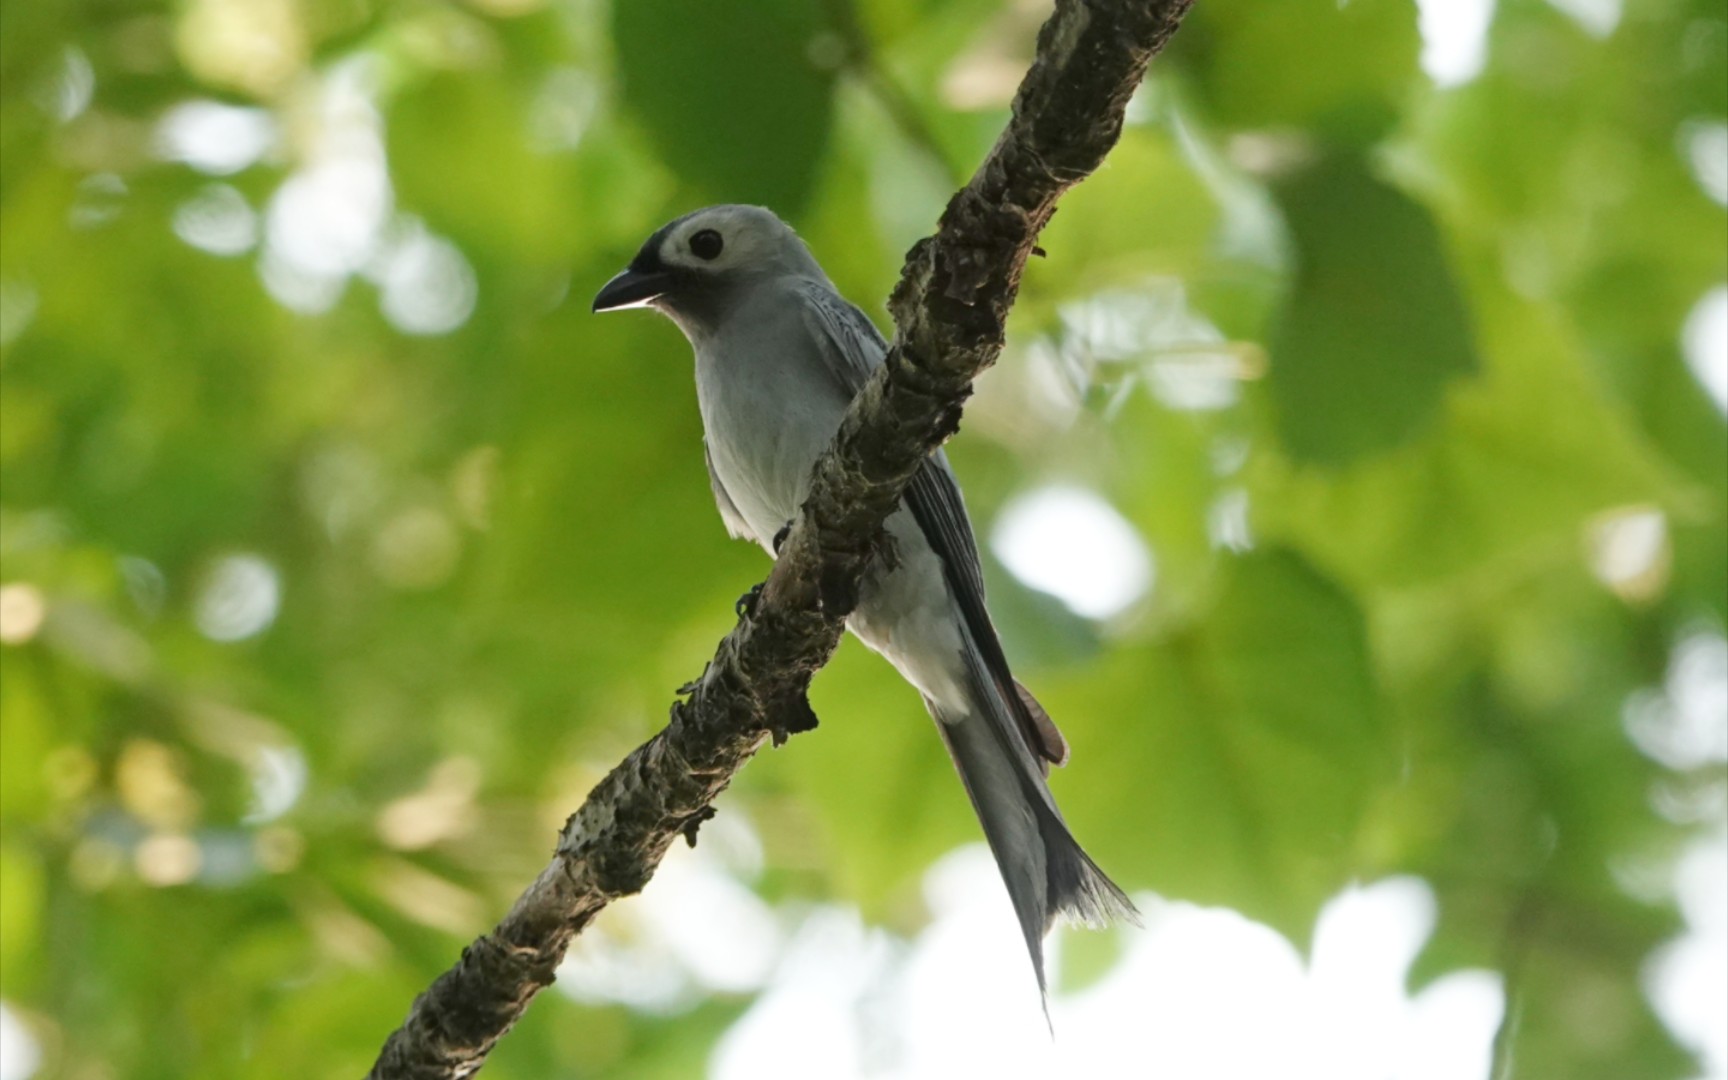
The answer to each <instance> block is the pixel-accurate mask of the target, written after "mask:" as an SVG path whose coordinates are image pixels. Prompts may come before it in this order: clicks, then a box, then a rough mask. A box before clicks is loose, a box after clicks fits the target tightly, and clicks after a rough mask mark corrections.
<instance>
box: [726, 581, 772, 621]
mask: <svg viewBox="0 0 1728 1080" xmlns="http://www.w3.org/2000/svg"><path fill="white" fill-rule="evenodd" d="M763 584H764V583H761V582H758V583H757V584H755V585H752V586H750V591H749V592H747V593H745V594H744V595H743V596H740V597H739V598H738V603H737V604H735V605H734V606H733V608H732V610H733V611H735V612H737V614H738V617H739V618H740V619H748V618H750V617H751V616H753V615H755V614H756V602H757V601H758V600H761V599H762V585H763Z"/></svg>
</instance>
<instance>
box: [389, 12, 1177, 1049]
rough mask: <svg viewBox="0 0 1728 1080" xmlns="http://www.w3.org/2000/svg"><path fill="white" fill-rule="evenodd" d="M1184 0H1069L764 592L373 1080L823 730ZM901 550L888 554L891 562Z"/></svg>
mask: <svg viewBox="0 0 1728 1080" xmlns="http://www.w3.org/2000/svg"><path fill="white" fill-rule="evenodd" d="M1190 2H1191V0H1058V3H1057V5H1056V11H1055V13H1054V14H1053V15H1052V16H1051V18H1050V20H1049V22H1047V23H1045V25H1044V27H1043V29H1042V30H1041V31H1039V35H1038V50H1037V54H1036V56H1035V57H1034V58H1033V61H1032V67H1031V70H1030V71H1029V72H1028V73H1027V75H1026V79H1025V81H1024V82H1023V83H1022V84H1021V86H1020V90H1019V93H1018V94H1017V95H1016V96H1015V99H1014V110H1013V118H1012V119H1011V120H1010V121H1009V124H1008V127H1007V130H1005V131H1004V132H1003V133H1002V137H1001V138H1000V139H999V140H997V143H996V145H995V147H994V148H993V149H992V150H991V151H990V154H989V156H988V157H987V158H986V159H985V161H984V163H983V165H982V166H981V167H980V168H979V170H978V172H977V173H976V174H975V175H974V176H973V177H972V179H971V181H970V182H969V183H968V184H967V185H966V186H965V187H964V188H962V189H961V190H960V191H959V193H958V194H956V195H955V196H954V198H953V199H952V200H951V201H950V202H949V204H948V208H947V210H946V211H945V212H944V213H943V215H942V219H941V223H940V227H939V229H938V231H937V233H936V235H935V236H934V237H930V238H928V239H925V240H921V241H919V242H918V244H916V245H915V246H914V247H913V248H912V250H911V251H910V252H909V253H908V255H907V261H906V267H905V270H904V271H903V272H902V275H901V278H900V282H899V284H898V285H897V286H896V287H895V289H894V293H893V296H892V297H891V298H890V300H889V310H890V312H891V313H892V315H893V317H894V322H895V326H896V334H895V339H894V343H893V346H892V347H891V348H890V350H889V353H888V357H887V362H886V363H885V364H884V365H883V367H882V369H881V370H880V371H878V372H877V373H876V376H875V377H874V378H872V379H871V381H870V382H869V383H868V384H867V385H866V386H865V388H864V390H863V391H862V392H861V393H860V394H859V395H858V398H857V400H855V401H854V402H853V403H852V407H851V409H850V410H849V411H848V412H847V414H846V417H845V419H844V421H843V422H842V423H841V426H840V430H839V433H838V434H837V435H836V436H835V440H834V444H833V445H832V446H831V447H830V448H829V449H828V450H827V452H826V453H824V454H823V456H822V458H821V460H819V461H818V462H817V464H816V467H815V471H814V473H813V475H812V482H811V488H810V496H809V498H808V499H807V501H806V502H805V503H804V506H803V510H802V512H801V513H800V514H799V517H798V520H797V523H796V524H795V525H794V526H793V528H792V531H791V533H790V535H789V536H788V537H787V539H786V542H785V544H784V546H783V547H782V548H781V550H780V555H779V559H778V561H777V562H776V563H775V566H774V570H773V572H772V573H771V574H770V575H769V577H768V580H767V582H766V584H765V585H764V586H763V587H762V589H761V592H760V595H759V596H758V597H757V599H756V601H755V603H754V604H752V605H750V608H749V610H748V611H747V612H746V613H745V614H744V615H743V616H742V617H741V618H740V620H739V622H738V625H737V626H736V627H734V628H733V630H732V632H731V633H729V634H727V636H726V637H725V639H723V640H722V641H721V642H720V647H719V649H718V651H717V652H716V653H715V655H714V659H713V660H712V661H710V662H709V664H708V666H707V668H706V670H705V671H704V672H703V674H702V676H701V677H700V678H699V679H698V680H697V681H696V682H695V683H693V684H691V685H690V686H688V687H686V688H685V691H687V692H689V695H690V696H689V698H688V699H687V700H684V701H679V702H677V703H675V704H674V705H673V706H672V714H671V720H670V722H669V723H668V724H667V726H666V728H665V730H663V731H661V732H660V733H659V734H658V735H656V736H654V737H653V738H652V739H650V740H649V741H648V742H647V743H645V744H643V745H642V746H641V747H638V748H637V749H636V750H634V751H633V752H631V754H630V755H629V756H628V757H626V758H625V759H624V761H623V763H622V764H620V765H619V766H618V767H617V768H615V769H613V770H612V772H611V773H610V774H609V775H608V776H607V777H606V778H605V779H604V780H602V781H601V782H600V784H599V785H598V786H597V787H595V789H594V790H593V791H592V792H591V793H590V794H589V796H588V799H587V801H586V802H584V803H583V804H582V807H581V809H579V810H577V811H576V813H575V814H574V815H572V816H571V818H570V820H569V821H568V822H567V823H566V824H565V826H564V830H563V832H562V833H561V835H560V836H559V839H558V847H557V851H556V853H555V854H554V856H553V859H552V862H551V864H550V865H549V866H547V867H546V869H545V870H543V871H541V873H540V876H539V877H538V878H537V879H536V880H535V881H534V883H533V884H532V885H531V886H529V887H528V890H527V891H526V892H524V893H523V894H522V895H521V896H520V897H519V898H518V899H517V901H516V903H515V905H514V906H512V907H511V909H510V912H509V914H507V915H506V916H505V917H504V919H503V921H502V922H500V923H499V924H498V926H497V927H496V928H495V929H494V930H493V931H492V932H491V933H490V934H485V935H483V936H481V937H480V938H479V939H478V940H476V941H475V942H474V943H473V944H472V945H470V946H468V947H467V948H466V949H464V950H463V951H462V958H461V959H460V960H459V961H458V962H457V964H456V966H455V967H453V968H451V969H450V970H449V971H446V972H445V973H444V974H443V975H440V976H439V977H438V979H437V980H436V981H435V982H433V984H432V985H431V987H430V988H428V989H427V990H426V992H425V993H423V994H421V995H420V996H419V997H418V998H416V999H415V1001H414V1005H413V1007H412V1009H411V1010H410V1012H409V1014H408V1018H407V1020H406V1021H404V1023H403V1025H402V1026H401V1027H400V1028H399V1029H397V1030H396V1031H395V1032H394V1033H393V1034H392V1035H391V1036H390V1038H389V1040H388V1041H387V1042H386V1043H385V1045H384V1048H383V1052H382V1053H381V1054H380V1056H379V1058H378V1061H377V1063H376V1064H375V1065H374V1066H373V1069H372V1073H371V1076H372V1077H374V1078H377V1080H385V1078H389V1080H407V1078H412V1080H433V1078H438V1080H443V1078H451V1077H465V1076H471V1075H473V1074H474V1073H475V1072H476V1071H478V1069H479V1068H480V1066H481V1065H482V1064H483V1063H484V1062H485V1059H486V1055H487V1054H488V1053H490V1052H491V1050H492V1047H493V1046H494V1045H496V1044H497V1042H498V1040H499V1039H500V1038H501V1037H502V1036H503V1035H504V1033H505V1032H506V1031H508V1030H509V1029H510V1027H511V1025H513V1024H514V1023H515V1022H516V1021H517V1020H518V1019H519V1018H520V1017H521V1016H522V1014H523V1012H524V1011H526V1009H527V1007H528V1003H529V1002H530V1001H531V1000H532V999H533V997H534V995H535V994H536V993H538V992H539V991H540V990H541V989H542V988H544V987H546V986H548V985H550V984H551V982H552V980H553V973H554V971H555V969H556V968H557V966H558V964H559V962H560V961H561V960H562V959H563V957H564V952H565V950H566V949H567V948H568V947H569V944H570V939H571V938H572V937H574V936H575V935H576V934H578V933H580V932H581V931H582V930H583V929H584V928H585V927H586V926H587V925H588V923H589V921H590V920H592V919H593V917H594V916H595V914H596V913H597V912H599V911H600V909H601V908H603V907H605V906H606V905H607V904H608V903H610V902H611V901H612V900H615V899H617V898H618V897H621V896H628V895H630V894H631V893H635V892H638V891H640V890H641V889H642V887H643V886H644V885H646V884H647V883H648V879H649V878H650V877H652V876H653V873H654V870H655V868H656V867H657V866H658V865H659V863H660V859H661V858H662V857H663V856H664V855H665V853H666V850H667V849H668V848H669V847H670V846H671V844H672V842H673V841H674V840H675V839H676V838H677V837H678V836H680V835H685V836H687V837H689V838H690V839H691V842H692V843H693V842H694V837H695V829H696V826H697V825H699V824H700V823H701V822H702V821H703V820H704V819H705V818H707V817H709V816H711V815H712V813H713V810H712V809H711V807H712V804H713V802H714V799H715V798H716V797H717V796H718V795H719V794H720V792H722V791H724V790H725V788H726V785H727V784H728V783H729V782H730V781H731V779H732V776H733V774H735V773H736V772H737V771H738V770H739V769H740V768H742V767H743V765H744V763H745V762H746V761H748V760H749V759H750V757H751V755H753V754H754V753H755V752H756V751H757V750H758V749H760V748H761V746H762V744H763V742H764V741H766V740H767V739H769V738H770V737H771V738H773V739H774V741H775V743H776V744H778V743H780V742H782V741H784V740H785V738H786V737H787V736H788V735H790V734H792V733H794V732H798V731H803V730H807V729H808V728H810V727H813V726H815V722H816V718H815V716H814V715H813V714H812V713H811V711H810V706H809V704H808V702H807V701H806V699H805V692H806V690H807V689H808V687H809V685H810V679H811V676H813V675H814V674H815V673H816V671H817V670H818V669H820V668H821V667H822V666H823V665H824V664H825V663H827V662H828V658H829V657H830V656H831V655H832V654H833V652H834V649H835V647H836V646H837V645H838V643H839V640H840V635H841V632H842V630H843V629H844V625H845V617H846V616H847V615H848V614H849V613H850V612H851V611H852V609H853V607H854V606H855V605H856V603H857V599H858V589H859V582H860V581H861V580H862V578H863V576H864V571H865V569H866V568H867V566H868V565H869V563H870V560H871V559H872V558H873V557H875V556H876V555H877V553H878V552H879V551H881V550H882V549H883V547H884V544H883V540H882V537H883V536H884V533H883V531H882V523H883V521H884V520H886V518H887V517H888V515H889V514H890V513H891V512H892V511H893V509H894V508H895V507H896V506H897V505H898V503H899V500H900V496H901V493H902V491H903V490H904V489H905V487H906V484H907V482H908V481H909V480H910V479H911V477H912V474H913V473H914V471H916V469H917V468H918V466H919V464H920V463H921V462H922V461H923V460H924V458H925V457H926V456H928V455H929V453H930V452H931V451H932V450H934V449H935V448H936V447H938V446H940V445H941V444H942V442H943V441H944V440H946V439H947V438H948V437H949V436H950V435H952V434H953V433H954V432H955V430H956V429H957V428H958V427H959V423H960V409H961V405H962V403H963V402H964V401H965V400H966V398H967V397H968V396H969V395H970V393H971V390H972V380H973V379H974V378H975V377H976V376H977V375H978V374H979V373H980V372H982V371H984V370H985V369H986V368H988V367H989V366H990V365H991V364H992V363H994V362H995V360H996V357H997V355H998V353H1000V352H1001V349H1002V340H1003V332H1004V329H1003V328H1004V323H1005V320H1006V319H1007V315H1008V309H1009V308H1010V307H1011V306H1012V304H1013V302H1014V296H1015V293H1016V292H1017V290H1018V288H1019V284H1020V275H1021V271H1022V270H1023V269H1024V267H1025V264H1026V259H1027V256H1028V255H1030V254H1031V252H1032V248H1033V244H1034V242H1035V241H1036V239H1037V237H1038V232H1039V230H1040V229H1042V228H1043V227H1044V224H1045V223H1046V222H1047V221H1049V220H1050V216H1051V215H1052V214H1053V213H1055V209H1056V200H1057V199H1058V198H1060V197H1061V195H1062V193H1063V192H1064V191H1066V190H1067V189H1068V188H1070V187H1072V186H1073V185H1074V184H1076V183H1078V182H1079V181H1080V180H1082V179H1084V178H1085V177H1086V176H1087V175H1088V174H1089V173H1091V172H1092V170H1093V169H1095V168H1097V167H1098V165H1099V164H1100V163H1101V162H1102V161H1103V160H1104V156H1105V155H1106V154H1107V153H1108V152H1109V151H1110V148H1111V147H1112V146H1114V145H1115V143H1116V139H1117V137H1118V135H1119V134H1120V133H1121V128H1122V115H1123V110H1124V108H1125V107H1126V106H1127V104H1128V99H1129V97H1131V96H1132V95H1133V93H1134V90H1135V88H1136V87H1137V86H1139V84H1140V79H1141V77H1142V75H1144V73H1145V70H1146V65H1147V63H1148V62H1149V61H1150V60H1151V58H1152V56H1153V54H1155V53H1156V52H1157V51H1158V50H1159V49H1160V48H1162V47H1163V45H1164V43H1165V41H1167V40H1168V39H1169V36H1170V35H1171V34H1172V33H1173V32H1174V31H1175V29H1176V26H1177V23H1178V22H1179V21H1180V19H1181V17H1182V15H1183V14H1184V13H1185V12H1186V10H1187V8H1188V6H1189V3H1190ZM890 557H891V556H890Z"/></svg>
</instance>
